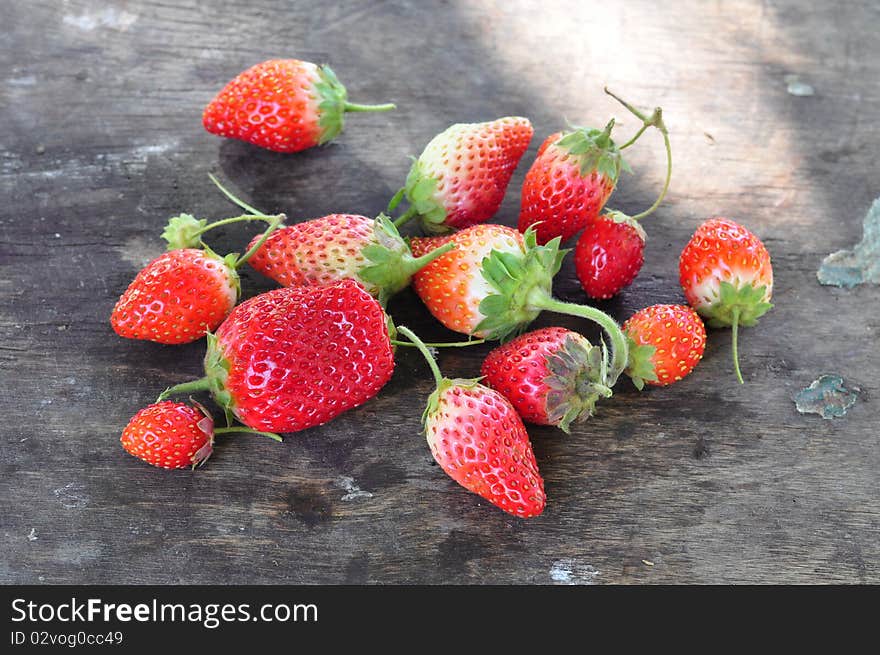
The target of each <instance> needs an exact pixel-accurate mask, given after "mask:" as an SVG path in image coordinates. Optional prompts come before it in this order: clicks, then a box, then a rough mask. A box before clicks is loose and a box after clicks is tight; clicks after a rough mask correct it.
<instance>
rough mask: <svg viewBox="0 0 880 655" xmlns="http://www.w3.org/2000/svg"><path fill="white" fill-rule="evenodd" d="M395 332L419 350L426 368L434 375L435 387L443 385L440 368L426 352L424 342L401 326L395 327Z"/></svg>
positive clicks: (426, 348) (427, 351)
mask: <svg viewBox="0 0 880 655" xmlns="http://www.w3.org/2000/svg"><path fill="white" fill-rule="evenodd" d="M397 331H398V332H400V333H401V334H402V335H403V336H405V337H406V338H407V339H409V340H410V341H412V344H413V345H414V346H415V347H416V348H418V349H419V352H420V353H422V355H423V356H424V358H425V360H426V361H427V362H428V366H429V367H430V368H431V373H433V374H434V382H436V383H437V387H438V388H439V387H440V386H441V384H442V383H443V374H442V373H441V372H440V367H438V366H437V361H436V360H435V359H434V356H433V355H432V354H431V352H430V351H429V350H428V347H427V346H426V345H425V342H424V341H422V340H421V339H419V338H418V337H417V336H416V335H415V333H413V331H412V330H410V329H409V328H408V327H405V326H403V325H398V326H397Z"/></svg>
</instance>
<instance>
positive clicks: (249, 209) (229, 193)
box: [208, 173, 266, 216]
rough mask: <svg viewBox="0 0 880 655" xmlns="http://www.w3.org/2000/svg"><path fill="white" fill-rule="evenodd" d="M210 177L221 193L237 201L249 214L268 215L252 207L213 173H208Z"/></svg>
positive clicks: (234, 201)
mask: <svg viewBox="0 0 880 655" xmlns="http://www.w3.org/2000/svg"><path fill="white" fill-rule="evenodd" d="M208 177H209V178H211V181H212V182H213V183H214V185H215V186H216V187H217V188H218V189H220V193H222V194H223V195H224V196H226V197H227V198H229V200H231V201H232V202H233V203H235V204H236V205H238V206H239V207H241V208H242V209H243V210H245V211H246V212H248V213H249V214H253V215H254V216H265V215H266V214H264V213H263V212H261V211H260V210H259V209H254V208H253V207H251V206H250V205H249V204H247V203H246V202H245V201H244V200H242V199H241V198H239V197H237V196H236V195H235V194H233V193H232V191H230V190H229V189H227V188H226V187H225V186H223V185H222V184H220V180H218V179H217V178H216V177H214V175H213V174H212V173H208Z"/></svg>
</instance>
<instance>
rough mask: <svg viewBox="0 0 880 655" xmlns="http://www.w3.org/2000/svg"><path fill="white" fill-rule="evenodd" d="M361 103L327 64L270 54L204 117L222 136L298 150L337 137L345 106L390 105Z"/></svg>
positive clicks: (379, 107)
mask: <svg viewBox="0 0 880 655" xmlns="http://www.w3.org/2000/svg"><path fill="white" fill-rule="evenodd" d="M394 108H395V106H394V105H393V104H385V105H357V104H353V103H350V102H348V92H347V91H346V90H345V87H344V86H342V84H341V83H340V82H339V80H338V79H337V78H336V75H335V74H334V73H333V71H332V70H330V67H329V66H316V65H315V64H312V63H310V62H307V61H299V60H298V59H272V60H270V61H264V62H262V63H260V64H257V65H256V66H252V67H251V68H249V69H247V70H246V71H244V72H243V73H241V74H239V75H238V76H237V77H236V78H235V79H233V80H232V81H231V82H229V84H227V85H226V86H225V87H223V89H222V90H221V91H220V93H218V94H217V96H216V97H215V98H214V99H213V100H212V101H211V102H210V104H208V106H207V107H205V111H204V113H203V115H202V123H203V125H204V126H205V129H206V130H208V132H211V133H212V134H216V135H218V136H224V137H229V138H232V139H240V140H242V141H247V142H248V143H253V144H254V145H257V146H260V147H262V148H268V149H269V150H274V151H276V152H298V151H300V150H305V149H306V148H311V147H312V146H316V145H323V144H325V143H327V142H328V141H330V140H332V139H334V138H335V137H336V136H337V135H338V134H339V133H340V132H341V131H342V126H343V122H344V120H343V116H344V115H345V112H347V111H352V112H368V111H388V110H390V109H394Z"/></svg>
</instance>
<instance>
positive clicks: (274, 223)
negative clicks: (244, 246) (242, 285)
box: [234, 214, 286, 268]
mask: <svg viewBox="0 0 880 655" xmlns="http://www.w3.org/2000/svg"><path fill="white" fill-rule="evenodd" d="M267 218H269V219H270V221H269V227H267V228H266V230H265V231H264V232H263V234H261V235H260V238H259V239H257V241H256V243H254V245H253V246H251V248H250V250H248V251H247V252H246V253H245V254H243V255H242V256H241V257H239V258H238V259H237V260H236V261H235V264H234V266H235V268H239V267H240V266H241V265H242V264H244V263H245V262H247V260H249V259H250V258H251V257H253V256H254V255H255V254H256V253H257V251H258V250H259V249H260V248H262V247H263V244H264V243H266V239H268V238H269V235H271V234H272V233H273V232H274V231H275V230H277V229H278V227H279V226H280V225H281V223H283V222H284V219H285V218H286V216H285V215H284V214H278V215H277V216H271V217H267Z"/></svg>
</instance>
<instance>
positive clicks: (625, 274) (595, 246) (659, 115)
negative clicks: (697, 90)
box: [574, 89, 672, 300]
mask: <svg viewBox="0 0 880 655" xmlns="http://www.w3.org/2000/svg"><path fill="white" fill-rule="evenodd" d="M605 92H606V93H608V94H609V95H611V96H612V97H614V98H615V99H617V100H618V101H620V102H621V103H622V104H623V105H624V106H625V107H626V108H627V109H629V110H630V111H631V112H632V113H633V114H635V116H636V117H637V118H639V119H640V120H641V121H642V125H643V127H642V131H644V130H645V129H647V127H649V126H654V127H656V128H657V129H658V130H659V131H660V133H661V134H662V135H663V143H664V145H665V146H666V182H665V184H664V185H663V189H662V191H661V192H660V196H659V197H658V198H657V200H655V201H654V204H653V205H651V207H649V208H648V209H647V210H645V211H643V212H641V213H640V214H636V215H635V216H627V215H626V214H624V213H622V212H618V211H610V212H608V213H606V214H602V215H601V216H599V215H596V216H590V217H588V218H587V220H586V221H585V222H584V231H583V233H582V234H581V236H580V238H579V239H578V242H577V246H576V247H575V251H574V264H575V270H576V271H577V276H578V279H579V280H580V282H581V286H582V287H583V289H584V291H586V292H587V295H588V296H590V297H591V298H595V299H598V300H605V299H608V298H611V297H612V296H614V295H616V294H617V293H618V292H619V291H620V290H621V289H623V288H624V287H627V286H629V285H630V284H632V281H633V280H634V279H635V278H636V275H638V274H639V271H640V270H641V269H642V264H643V263H644V262H645V239H646V235H645V230H644V229H642V226H641V225H640V224H639V220H641V219H643V218H645V217H646V216H648V215H650V214H652V213H653V212H654V210H656V209H657V207H659V206H660V203H661V202H663V198H664V197H666V192H667V190H668V189H669V181H670V179H671V178H672V149H671V147H670V145H669V134H668V132H667V130H666V125H665V124H664V123H663V110H662V109H660V108H659V107H657V108H656V109H654V113H653V114H652V115H651V116H650V117H648V116H645V115H644V114H643V113H641V112H640V111H638V110H637V109H636V108H634V107H632V106H631V105H629V104H628V103H626V102H625V101H624V100H621V99H620V98H618V97H617V96H615V95H614V94H613V93H611V92H610V91H609V90H608V89H605ZM632 142H633V140H631V141H630V143H632ZM628 145H629V144H626V145H624V146H621V149H623V148H625V147H627V146H628Z"/></svg>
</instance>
